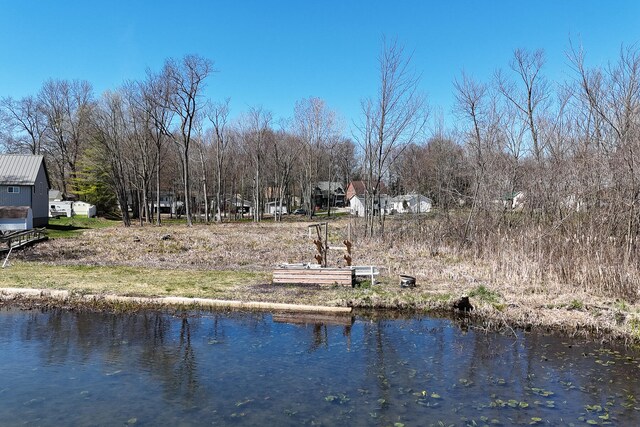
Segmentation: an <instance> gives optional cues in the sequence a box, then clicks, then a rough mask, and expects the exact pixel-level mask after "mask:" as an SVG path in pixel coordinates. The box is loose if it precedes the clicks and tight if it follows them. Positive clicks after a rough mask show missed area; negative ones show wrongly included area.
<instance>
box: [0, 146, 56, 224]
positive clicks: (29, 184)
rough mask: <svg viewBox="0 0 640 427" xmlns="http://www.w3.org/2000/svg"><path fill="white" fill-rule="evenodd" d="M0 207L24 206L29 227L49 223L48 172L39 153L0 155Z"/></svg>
mask: <svg viewBox="0 0 640 427" xmlns="http://www.w3.org/2000/svg"><path fill="white" fill-rule="evenodd" d="M0 206H7V207H11V206H26V207H29V208H31V210H32V212H33V226H34V227H44V226H46V225H47V224H48V223H49V174H48V173H47V167H46V165H45V162H44V157H43V156H33V155H22V154H0Z"/></svg>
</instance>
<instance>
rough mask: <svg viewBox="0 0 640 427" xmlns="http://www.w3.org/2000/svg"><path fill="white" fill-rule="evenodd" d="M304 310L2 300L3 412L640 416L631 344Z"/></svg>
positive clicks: (207, 417) (282, 417)
mask: <svg viewBox="0 0 640 427" xmlns="http://www.w3.org/2000/svg"><path fill="white" fill-rule="evenodd" d="M283 320H286V322H283ZM296 322H300V319H295V318H294V319H287V318H285V319H282V318H280V317H279V316H272V315H270V314H262V313H241V312H231V313H215V312H213V313H212V312H188V313H183V314H179V315H176V314H167V313H157V312H143V313H137V314H118V315H115V314H105V313H86V312H78V311H67V310H57V309H56V310H42V311H40V310H29V311H21V310H18V309H16V308H3V309H2V310H1V311H0V361H1V363H0V420H2V421H1V424H2V425H24V424H27V425H140V426H143V425H144V426H155V425H184V426H188V425H239V426H240V425H273V426H276V425H277V426H284V425H290V426H298V425H328V426H333V425H349V426H360V425H362V426H370V425H381V426H403V425H404V426H414V425H419V426H424V425H437V426H440V425H474V426H475V425H543V424H546V425H558V424H563V425H571V424H574V425H607V424H612V425H640V402H637V400H636V399H637V397H638V393H640V379H639V377H640V376H639V375H638V372H639V364H640V355H639V354H638V353H636V352H633V351H631V350H624V349H622V348H616V347H613V346H605V345H600V344H597V343H595V344H594V343H590V342H588V341H585V340H578V339H570V338H567V337H563V336H557V335H556V336H554V335H545V334H537V333H524V332H519V331H515V332H512V331H510V332H509V333H507V334H498V333H487V332H484V331H481V330H478V329H475V328H473V327H471V328H462V327H460V326H459V325H458V323H457V321H455V320H451V319H440V318H430V317H414V318H410V319H401V320H394V319H384V318H383V319H380V318H375V319H373V318H371V319H370V318H367V317H355V318H353V319H347V320H346V321H344V320H343V321H342V322H337V323H338V324H322V323H318V324H305V323H296Z"/></svg>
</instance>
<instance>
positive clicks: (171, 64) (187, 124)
mask: <svg viewBox="0 0 640 427" xmlns="http://www.w3.org/2000/svg"><path fill="white" fill-rule="evenodd" d="M212 65H213V64H212V63H211V61H209V60H207V59H204V58H202V57H200V56H197V55H187V56H185V57H184V58H182V60H180V61H176V60H174V59H168V60H167V61H166V62H165V64H164V70H163V73H164V76H165V78H166V79H167V82H168V84H169V87H170V93H171V97H170V98H169V101H170V104H169V107H170V108H171V110H172V111H173V112H174V113H175V115H176V117H177V118H178V123H177V130H176V131H175V132H173V133H172V135H173V136H174V137H173V140H174V142H175V144H176V146H177V147H178V149H179V151H180V156H181V160H182V177H183V184H184V199H185V200H184V206H185V215H186V217H187V225H189V226H191V225H192V218H191V180H190V176H189V148H190V145H191V138H192V136H193V132H194V129H195V127H196V122H197V120H199V118H200V117H199V115H200V113H201V110H202V107H203V103H202V102H201V99H200V98H201V97H202V89H203V88H204V81H205V79H206V78H207V77H208V76H209V74H211V72H212V71H213V69H212Z"/></svg>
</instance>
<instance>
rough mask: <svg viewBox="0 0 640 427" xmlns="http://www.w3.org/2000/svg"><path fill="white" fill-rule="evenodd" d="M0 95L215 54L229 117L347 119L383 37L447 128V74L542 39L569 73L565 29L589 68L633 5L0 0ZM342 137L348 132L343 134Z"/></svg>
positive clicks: (636, 33)
mask: <svg viewBox="0 0 640 427" xmlns="http://www.w3.org/2000/svg"><path fill="white" fill-rule="evenodd" d="M0 16H2V19H1V20H0V41H1V42H0V61H1V62H0V97H3V96H13V97H22V96H25V95H30V94H35V93H37V91H38V90H39V88H40V86H41V85H42V83H43V82H44V81H45V80H46V79H48V78H62V79H76V78H78V79H85V80H88V81H90V82H91V83H92V84H93V86H94V89H95V92H96V94H97V95H99V94H100V93H101V92H103V91H104V90H106V89H114V88H116V87H118V86H119V85H120V84H121V83H122V82H123V81H125V80H127V79H141V78H143V77H144V74H145V70H146V69H147V68H149V69H152V70H159V69H160V68H161V66H162V64H163V62H164V60H165V58H168V57H175V58H179V57H181V56H183V55H184V54H187V53H196V54H199V55H201V56H204V57H207V58H209V59H211V60H213V61H214V62H215V68H216V69H217V70H218V72H217V73H216V74H215V75H214V76H213V77H211V78H210V79H209V82H208V87H207V89H206V96H208V97H209V98H211V99H220V100H221V99H224V98H226V97H230V98H231V107H232V112H233V114H234V115H235V114H239V113H240V112H242V111H244V110H247V109H248V108H249V107H250V106H262V107H264V108H265V109H267V110H270V111H272V112H273V114H274V116H275V117H276V118H286V117H290V116H292V115H293V108H294V104H295V102H296V100H299V99H302V98H306V97H310V96H317V97H320V98H323V99H324V100H325V101H326V102H327V104H328V106H329V107H331V108H333V109H334V110H336V111H337V112H338V113H339V114H340V115H341V116H343V117H344V121H345V123H346V125H347V127H348V126H349V125H350V124H351V123H352V122H353V121H357V120H358V119H359V113H360V100H361V99H363V98H365V97H368V96H373V95H375V91H376V87H377V80H376V77H377V68H376V65H377V64H376V56H377V54H378V52H379V50H380V45H381V37H382V35H383V34H385V35H386V36H387V37H388V38H397V39H398V41H399V42H400V43H402V44H403V45H405V47H406V49H407V51H413V64H414V66H415V68H416V70H417V71H418V72H420V73H422V82H421V86H422V89H423V90H424V91H425V92H426V93H427V95H428V96H429V102H430V104H431V105H432V107H433V108H434V109H435V110H436V111H438V110H439V111H441V112H442V113H443V115H444V117H445V119H446V121H447V122H448V123H449V124H450V123H451V122H452V121H453V120H452V119H451V116H450V112H451V110H452V107H453V87H452V81H453V79H454V78H455V77H457V76H459V75H460V72H461V71H462V70H463V69H464V70H465V71H466V72H467V73H468V74H471V75H472V76H474V77H476V78H478V79H488V78H490V77H491V75H492V73H493V71H494V70H495V69H497V68H506V67H507V64H508V61H509V58H510V57H511V55H512V52H513V50H514V49H515V48H519V47H523V48H529V49H537V48H542V49H544V50H545V52H546V56H547V60H548V62H547V66H546V67H545V74H546V75H547V76H548V77H549V78H550V79H552V80H555V81H560V80H564V79H568V78H571V75H570V70H569V68H568V66H567V61H566V59H565V56H564V52H565V51H566V49H567V47H568V43H569V37H571V38H572V39H573V40H574V41H575V42H577V43H582V45H583V46H584V48H585V50H586V52H587V55H588V61H589V62H590V63H591V64H606V62H607V61H613V60H615V58H616V55H617V53H618V51H619V49H620V46H621V44H623V43H624V44H625V45H630V44H634V43H639V42H640V1H610V2H604V1H586V0H582V1H578V0H566V1H561V0H557V1H489V0H487V1H455V0H449V1H439V2H433V1H426V0H425V1H419V0H415V1H401V0H397V1H374V0H369V1H347V0H342V1H341V0H336V1H302V0H299V1H275V0H273V1H241V0H237V1H226V2H221V1H188V2H179V1H135V0H130V1H115V0H109V1H102V2H95V1H86V0H85V1H62V0H59V1H45V0H41V1H33V0H21V1H16V0H12V1H6V0H0ZM345 133H348V129H345Z"/></svg>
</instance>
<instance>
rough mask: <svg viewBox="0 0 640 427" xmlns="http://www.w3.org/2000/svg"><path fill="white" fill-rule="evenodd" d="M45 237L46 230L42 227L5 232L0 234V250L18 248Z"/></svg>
mask: <svg viewBox="0 0 640 427" xmlns="http://www.w3.org/2000/svg"><path fill="white" fill-rule="evenodd" d="M46 238H47V230H46V229H44V228H32V229H30V230H20V231H12V232H9V233H5V234H3V235H0V252H4V251H8V250H9V249H12V248H19V247H21V246H25V245H28V244H29V243H33V242H37V241H40V240H44V239H46Z"/></svg>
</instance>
